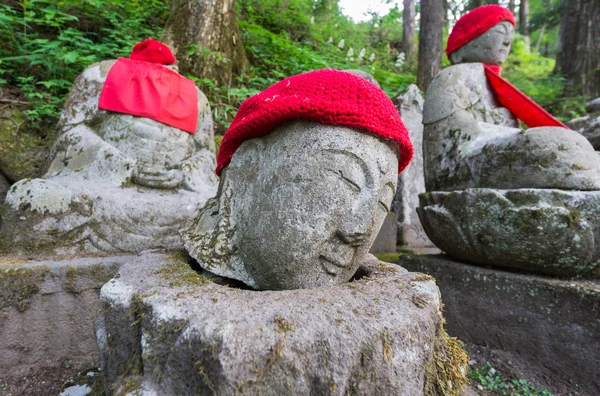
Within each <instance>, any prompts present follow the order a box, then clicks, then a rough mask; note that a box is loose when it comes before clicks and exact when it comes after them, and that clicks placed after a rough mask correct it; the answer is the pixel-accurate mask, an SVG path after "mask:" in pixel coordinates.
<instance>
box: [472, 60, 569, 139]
mask: <svg viewBox="0 0 600 396" xmlns="http://www.w3.org/2000/svg"><path fill="white" fill-rule="evenodd" d="M483 67H484V68H485V75H486V77H487V80H488V82H489V83H490V85H491V87H492V89H493V90H494V93H495V94H496V99H498V102H500V104H501V105H502V106H504V107H506V108H507V109H508V110H510V112H511V113H513V114H514V115H515V116H516V117H517V118H518V119H519V120H521V121H523V123H524V124H525V125H527V126H528V127H530V128H535V127H542V126H557V127H562V128H568V127H567V126H566V125H565V124H563V123H562V122H560V121H559V120H557V119H556V118H554V116H552V114H550V113H548V112H547V111H546V110H544V108H543V107H542V106H540V105H539V104H537V103H535V101H534V100H533V99H531V98H530V97H529V96H527V95H525V94H524V93H523V92H521V91H520V90H519V89H518V88H517V87H515V86H514V85H512V84H511V83H510V82H508V81H507V80H505V79H504V78H502V77H500V72H501V71H502V67H500V66H494V65H483Z"/></svg>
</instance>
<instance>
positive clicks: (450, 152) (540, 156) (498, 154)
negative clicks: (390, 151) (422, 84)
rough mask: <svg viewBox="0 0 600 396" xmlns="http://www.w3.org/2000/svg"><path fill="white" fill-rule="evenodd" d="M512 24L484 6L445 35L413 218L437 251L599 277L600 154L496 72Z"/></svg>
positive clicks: (428, 108) (429, 102)
mask: <svg viewBox="0 0 600 396" xmlns="http://www.w3.org/2000/svg"><path fill="white" fill-rule="evenodd" d="M514 26H515V19H514V16H513V15H512V13H510V11H508V10H507V9H505V8H503V7H500V6H497V5H488V6H483V7H479V8H476V9H474V10H472V11H471V12H469V13H468V14H466V15H465V16H463V17H462V18H461V19H460V20H459V21H458V22H457V23H456V25H455V27H454V29H453V31H452V33H451V34H450V36H449V38H448V46H447V49H446V53H447V54H448V57H449V59H450V61H451V63H452V66H450V67H448V68H446V69H444V70H443V71H442V72H441V73H440V74H439V75H438V76H437V77H436V78H435V79H434V80H433V82H432V83H431V86H430V87H429V89H428V91H427V97H426V100H425V104H424V117H423V124H424V137H423V153H424V171H425V185H426V189H427V193H424V194H421V195H420V205H419V209H418V210H417V211H418V213H419V217H420V218H421V221H422V223H423V225H424V228H425V231H426V232H427V234H428V236H429V237H430V238H431V240H432V241H433V242H434V243H435V244H436V245H437V246H438V247H439V248H440V249H442V250H443V251H445V252H446V253H448V254H449V255H451V256H453V257H455V258H457V259H459V260H461V261H464V262H467V263H472V264H479V265H492V266H496V267H501V268H510V269H513V270H521V271H528V272H534V273H540V274H547V275H569V276H570V275H584V276H594V277H597V276H600V267H599V263H600V246H599V245H598V244H597V242H596V241H597V240H598V238H599V237H600V218H598V215H597V213H598V211H599V209H600V194H599V191H598V190H600V158H599V157H598V154H597V153H596V152H595V151H594V148H593V147H592V146H591V144H590V143H589V142H588V141H587V139H585V137H583V136H581V135H580V134H578V133H577V132H574V131H572V130H570V129H568V128H567V127H566V126H564V125H563V124H562V123H561V122H560V121H558V120H557V119H555V118H554V117H552V116H551V115H550V114H549V113H548V112H546V111H545V110H544V109H542V108H541V107H540V106H539V105H537V104H536V103H535V102H534V101H533V100H531V99H530V98H528V97H527V96H526V95H525V94H524V93H522V92H521V91H519V90H518V89H517V88H515V87H514V86H513V85H511V84H510V83H509V82H508V81H506V80H504V79H503V78H502V77H500V71H501V66H502V64H503V63H504V61H505V60H506V58H507V56H508V53H509V50H510V45H511V38H512V35H513V32H514ZM519 120H520V121H522V122H523V123H524V124H526V125H527V126H529V128H528V129H525V128H522V127H521V125H520V123H519ZM597 232H598V233H597Z"/></svg>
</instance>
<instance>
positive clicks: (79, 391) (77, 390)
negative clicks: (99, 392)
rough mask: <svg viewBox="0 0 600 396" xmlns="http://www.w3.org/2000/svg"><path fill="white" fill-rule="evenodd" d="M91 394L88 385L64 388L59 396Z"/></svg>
mask: <svg viewBox="0 0 600 396" xmlns="http://www.w3.org/2000/svg"><path fill="white" fill-rule="evenodd" d="M91 392H92V388H90V387H89V386H88V385H75V386H70V387H68V388H65V390H63V391H62V392H60V396H85V395H89V394H90V393H91Z"/></svg>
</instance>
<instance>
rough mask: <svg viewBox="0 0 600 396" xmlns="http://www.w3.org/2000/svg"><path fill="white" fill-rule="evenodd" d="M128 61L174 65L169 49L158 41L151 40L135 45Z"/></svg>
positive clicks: (173, 58)
mask: <svg viewBox="0 0 600 396" xmlns="http://www.w3.org/2000/svg"><path fill="white" fill-rule="evenodd" d="M129 59H134V60H141V61H146V62H152V63H160V64H163V65H172V64H173V63H175V57H174V56H173V53H172V52H171V50H170V49H169V47H167V46H166V45H165V44H163V43H161V42H160V41H156V40H154V39H151V38H149V39H147V40H144V41H142V42H140V43H137V44H136V45H135V46H134V47H133V51H131V55H129Z"/></svg>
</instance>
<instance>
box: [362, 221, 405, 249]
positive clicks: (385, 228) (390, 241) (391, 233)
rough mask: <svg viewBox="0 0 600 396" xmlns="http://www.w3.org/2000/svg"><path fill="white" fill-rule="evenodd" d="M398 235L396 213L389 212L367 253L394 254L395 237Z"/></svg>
mask: <svg viewBox="0 0 600 396" xmlns="http://www.w3.org/2000/svg"><path fill="white" fill-rule="evenodd" d="M397 234H398V218H397V216H396V213H394V212H389V213H388V215H387V217H386V218H385V220H383V225H382V226H381V229H380V230H379V234H377V238H375V242H373V245H372V246H371V250H369V253H395V252H396V235H397Z"/></svg>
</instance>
